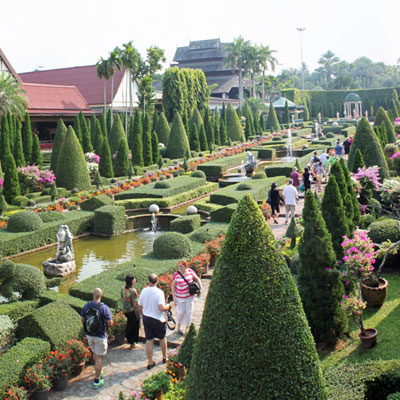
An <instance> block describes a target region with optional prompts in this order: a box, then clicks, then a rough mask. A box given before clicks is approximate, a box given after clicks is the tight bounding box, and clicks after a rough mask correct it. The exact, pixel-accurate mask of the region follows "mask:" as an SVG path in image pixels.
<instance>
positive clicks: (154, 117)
mask: <svg viewBox="0 0 400 400" xmlns="http://www.w3.org/2000/svg"><path fill="white" fill-rule="evenodd" d="M157 123H158V113H157V111H156V110H154V112H153V123H152V125H151V126H152V127H153V130H156V127H157Z"/></svg>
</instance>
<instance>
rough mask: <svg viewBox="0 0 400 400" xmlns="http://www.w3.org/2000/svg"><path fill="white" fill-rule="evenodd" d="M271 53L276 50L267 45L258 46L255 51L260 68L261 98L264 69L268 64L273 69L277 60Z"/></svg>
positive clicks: (263, 86)
mask: <svg viewBox="0 0 400 400" xmlns="http://www.w3.org/2000/svg"><path fill="white" fill-rule="evenodd" d="M273 53H276V50H271V49H270V48H269V46H263V45H261V46H259V47H258V52H257V59H258V63H259V65H260V68H261V70H262V98H263V100H264V99H265V85H264V82H265V71H266V70H267V69H268V65H269V66H270V67H271V70H272V71H275V66H276V64H278V60H277V59H276V58H275V57H274V55H273Z"/></svg>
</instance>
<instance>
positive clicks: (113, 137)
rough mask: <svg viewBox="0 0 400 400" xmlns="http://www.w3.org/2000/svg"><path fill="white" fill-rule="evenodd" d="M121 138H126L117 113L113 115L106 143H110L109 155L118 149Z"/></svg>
mask: <svg viewBox="0 0 400 400" xmlns="http://www.w3.org/2000/svg"><path fill="white" fill-rule="evenodd" d="M121 140H125V141H126V140H127V139H126V136H125V132H124V128H123V126H122V122H121V119H120V117H119V116H118V115H115V116H114V122H113V125H112V129H111V133H110V135H109V137H108V144H109V145H110V151H111V155H113V154H114V153H115V152H116V151H118V149H119V146H120V145H121Z"/></svg>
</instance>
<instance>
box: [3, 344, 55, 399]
mask: <svg viewBox="0 0 400 400" xmlns="http://www.w3.org/2000/svg"><path fill="white" fill-rule="evenodd" d="M49 353H50V343H47V342H44V341H43V340H39V339H34V338H31V337H28V338H26V339H24V340H22V341H21V342H20V343H18V344H17V345H15V346H14V347H12V348H11V349H10V350H9V351H7V353H5V354H4V355H3V356H2V357H1V358H0V399H1V400H3V399H4V398H5V397H6V394H7V390H8V389H9V388H10V387H11V386H18V385H20V384H22V379H23V377H24V374H25V370H26V368H28V367H30V366H31V365H33V364H35V363H38V362H40V361H42V360H43V359H44V358H45V357H46V356H47V355H48V354H49Z"/></svg>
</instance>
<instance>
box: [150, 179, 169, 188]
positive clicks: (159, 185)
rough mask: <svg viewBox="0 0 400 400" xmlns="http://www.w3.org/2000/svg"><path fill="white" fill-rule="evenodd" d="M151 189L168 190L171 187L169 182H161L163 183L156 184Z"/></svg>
mask: <svg viewBox="0 0 400 400" xmlns="http://www.w3.org/2000/svg"><path fill="white" fill-rule="evenodd" d="M153 187H154V189H169V188H170V187H172V186H171V184H170V183H169V182H167V181H163V182H156V183H155V184H154V186H153Z"/></svg>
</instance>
